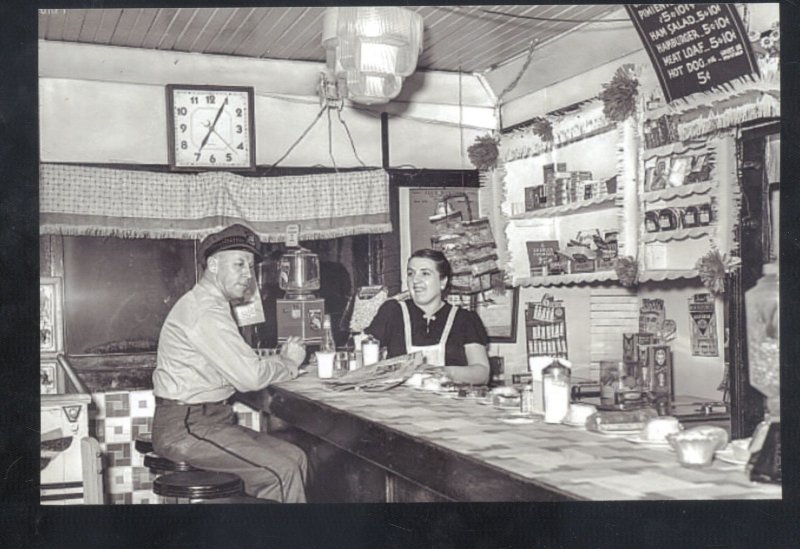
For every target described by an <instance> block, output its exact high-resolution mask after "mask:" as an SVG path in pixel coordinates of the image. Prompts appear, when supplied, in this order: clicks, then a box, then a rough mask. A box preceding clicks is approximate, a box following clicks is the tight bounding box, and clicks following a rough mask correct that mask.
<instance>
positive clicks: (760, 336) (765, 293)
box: [744, 263, 781, 417]
mask: <svg viewBox="0 0 800 549" xmlns="http://www.w3.org/2000/svg"><path fill="white" fill-rule="evenodd" d="M779 292H780V282H779V278H778V266H777V264H775V263H768V264H767V265H764V275H763V276H762V277H761V278H759V279H758V282H757V283H756V285H755V286H754V287H753V288H751V289H749V290H748V291H747V292H746V293H745V297H744V301H745V308H746V311H747V355H748V362H749V366H748V369H749V377H750V385H752V386H753V387H754V388H755V389H756V390H758V391H759V392H761V394H763V395H764V396H765V397H767V408H768V413H769V414H770V415H771V416H773V417H780V402H781V392H780V389H781V385H780V377H779V372H780V293H779Z"/></svg>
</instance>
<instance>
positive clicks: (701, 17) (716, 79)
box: [625, 4, 758, 102]
mask: <svg viewBox="0 0 800 549" xmlns="http://www.w3.org/2000/svg"><path fill="white" fill-rule="evenodd" d="M625 9H626V10H628V15H629V16H630V18H631V20H632V21H633V24H634V26H635V27H636V30H637V31H638V33H639V37H640V38H641V39H642V42H643V43H644V46H645V49H646V50H647V53H648V55H649V56H650V60H651V61H652V62H653V66H654V67H655V70H656V74H658V80H659V82H660V83H661V89H662V90H663V91H664V96H665V97H666V98H667V101H668V102H672V101H675V100H676V99H680V98H682V97H686V96H687V95H691V94H693V93H697V92H704V91H708V90H710V89H712V88H715V87H717V86H720V85H721V84H724V83H726V82H730V81H731V80H735V79H737V78H741V77H743V76H748V75H758V66H757V65H756V59H755V56H754V55H753V51H752V50H751V48H750V42H749V40H748V39H747V32H745V29H744V26H743V25H742V20H741V18H740V17H739V13H738V12H737V11H736V8H735V7H734V5H733V4H626V5H625Z"/></svg>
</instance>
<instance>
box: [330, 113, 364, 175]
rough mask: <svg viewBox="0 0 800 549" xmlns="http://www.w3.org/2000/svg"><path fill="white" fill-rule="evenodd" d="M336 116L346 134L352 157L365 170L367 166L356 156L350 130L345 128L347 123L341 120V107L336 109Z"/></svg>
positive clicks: (356, 152)
mask: <svg viewBox="0 0 800 549" xmlns="http://www.w3.org/2000/svg"><path fill="white" fill-rule="evenodd" d="M336 114H337V115H338V117H339V122H341V123H342V126H344V131H345V132H347V139H349V140H350V147H351V148H352V149H353V155H355V157H356V160H358V162H359V163H360V164H361V165H362V166H363V167H364V168H366V167H367V165H366V164H364V161H363V160H361V157H360V156H358V151H357V150H356V144H355V142H354V141H353V136H352V135H351V134H350V128H348V127H347V123H346V122H345V121H344V119H343V118H342V107H339V108H338V109H336Z"/></svg>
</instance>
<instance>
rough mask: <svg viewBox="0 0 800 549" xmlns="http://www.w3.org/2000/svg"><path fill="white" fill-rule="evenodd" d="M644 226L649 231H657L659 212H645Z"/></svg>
mask: <svg viewBox="0 0 800 549" xmlns="http://www.w3.org/2000/svg"><path fill="white" fill-rule="evenodd" d="M644 228H645V230H646V231H647V232H648V233H657V232H658V230H659V226H658V212H645V214H644Z"/></svg>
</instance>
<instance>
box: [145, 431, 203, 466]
mask: <svg viewBox="0 0 800 549" xmlns="http://www.w3.org/2000/svg"><path fill="white" fill-rule="evenodd" d="M133 447H134V448H135V449H136V451H137V452H139V453H140V454H144V466H145V467H147V468H148V469H150V471H152V472H153V473H155V474H156V475H163V474H165V473H177V472H184V471H201V470H202V469H198V468H197V467H192V466H191V465H189V464H188V463H186V462H185V461H172V460H170V459H167V458H165V457H162V456H159V455H158V454H156V453H155V452H154V451H153V439H152V436H151V435H150V434H148V433H143V434H141V435H138V436H137V437H136V440H135V441H134V443H133Z"/></svg>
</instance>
